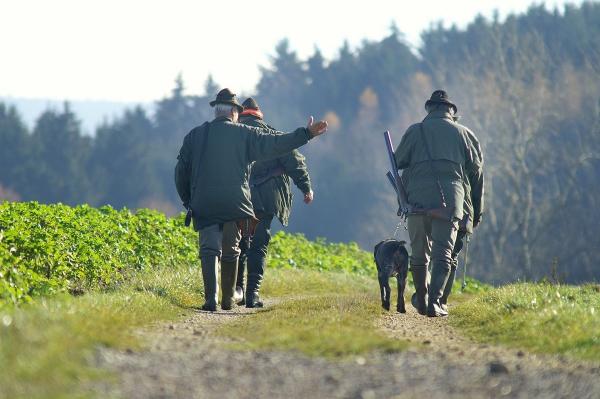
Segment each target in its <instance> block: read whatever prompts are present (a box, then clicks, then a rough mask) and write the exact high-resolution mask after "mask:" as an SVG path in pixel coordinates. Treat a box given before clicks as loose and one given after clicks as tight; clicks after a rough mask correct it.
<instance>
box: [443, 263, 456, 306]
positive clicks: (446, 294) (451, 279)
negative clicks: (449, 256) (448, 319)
mask: <svg viewBox="0 0 600 399" xmlns="http://www.w3.org/2000/svg"><path fill="white" fill-rule="evenodd" d="M455 278H456V266H455V265H452V266H451V267H450V275H449V276H448V281H446V287H444V294H443V295H442V297H441V298H440V305H441V306H442V309H444V310H445V311H446V312H447V311H448V297H449V296H450V294H451V293H452V286H453V285H454V280H455Z"/></svg>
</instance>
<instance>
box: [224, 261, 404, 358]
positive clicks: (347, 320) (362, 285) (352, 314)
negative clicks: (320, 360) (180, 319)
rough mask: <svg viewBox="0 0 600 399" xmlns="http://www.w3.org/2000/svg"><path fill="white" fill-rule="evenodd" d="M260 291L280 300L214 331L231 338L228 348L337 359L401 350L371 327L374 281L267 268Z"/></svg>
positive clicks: (376, 307) (376, 312) (375, 310)
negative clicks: (254, 313) (280, 300)
mask: <svg viewBox="0 0 600 399" xmlns="http://www.w3.org/2000/svg"><path fill="white" fill-rule="evenodd" d="M264 293H265V295H267V296H269V297H273V296H275V297H281V299H282V302H281V303H279V304H275V305H273V306H271V307H269V308H267V309H266V310H263V311H260V312H259V313H257V314H256V315H255V316H254V317H251V318H250V317H248V318H242V319H239V320H237V321H235V322H233V323H228V324H226V325H223V326H222V327H221V328H220V329H219V330H218V333H220V334H222V335H225V336H227V337H230V338H234V339H236V340H237V343H235V344H233V345H232V348H233V349H241V350H248V349H250V350H252V349H267V350H291V351H299V352H302V353H304V354H307V355H311V356H324V357H333V358H337V357H346V356H349V355H358V354H364V353H366V352H369V351H373V350H377V351H399V350H402V349H404V348H406V346H407V343H406V342H403V341H399V340H395V339H391V338H389V337H387V336H385V335H384V334H383V333H382V332H380V331H378V330H377V329H376V328H375V322H376V320H377V319H378V318H379V317H380V316H381V314H382V309H381V306H380V300H379V296H378V285H377V281H376V280H373V279H369V278H365V277H357V276H352V275H348V274H343V273H318V272H315V271H302V272H300V271H295V270H269V275H268V278H267V283H266V284H265V287H264Z"/></svg>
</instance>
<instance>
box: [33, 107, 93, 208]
mask: <svg viewBox="0 0 600 399" xmlns="http://www.w3.org/2000/svg"><path fill="white" fill-rule="evenodd" d="M31 138H32V153H33V156H32V163H33V169H32V170H31V173H30V174H31V180H30V183H29V184H28V187H27V188H26V189H24V196H25V197H26V198H36V199H37V200H39V201H41V202H45V203H52V202H64V203H67V204H77V203H81V202H85V201H86V199H87V194H88V192H89V188H90V181H89V179H88V178H87V176H86V168H85V166H86V164H87V158H88V156H89V151H90V144H91V143H90V139H89V138H88V137H83V136H82V135H81V129H80V123H79V121H78V120H77V118H76V117H75V114H73V112H72V111H71V109H70V107H69V104H68V103H65V104H64V108H63V110H62V112H58V111H54V110H48V111H45V112H44V113H43V114H42V115H41V116H40V117H39V119H38V120H37V122H36V125H35V129H34V130H33V135H32V137H31Z"/></svg>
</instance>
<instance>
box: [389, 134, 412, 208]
mask: <svg viewBox="0 0 600 399" xmlns="http://www.w3.org/2000/svg"><path fill="white" fill-rule="evenodd" d="M383 137H384V139H385V146H386V148H387V152H388V156H389V158H390V164H391V166H392V170H390V171H388V172H387V177H388V180H389V181H390V184H391V185H392V187H394V191H396V196H397V198H398V205H399V208H398V216H400V217H402V218H404V219H406V217H407V216H408V214H409V213H412V211H413V209H412V206H411V205H410V204H409V203H408V195H407V194H406V189H405V188H404V184H403V183H402V177H400V174H399V173H398V166H397V165H396V157H395V156H394V147H393V145H392V138H391V137H390V131H389V130H386V131H385V132H384V133H383Z"/></svg>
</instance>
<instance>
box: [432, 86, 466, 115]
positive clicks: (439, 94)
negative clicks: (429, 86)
mask: <svg viewBox="0 0 600 399" xmlns="http://www.w3.org/2000/svg"><path fill="white" fill-rule="evenodd" d="M432 104H446V105H449V106H451V107H452V108H454V113H455V114H456V113H457V112H458V108H457V107H456V105H454V103H452V102H451V101H450V100H449V99H448V93H446V92H445V91H444V90H436V91H434V92H433V93H431V98H430V99H429V100H427V101H426V102H425V109H427V107H428V106H430V105H432Z"/></svg>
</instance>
